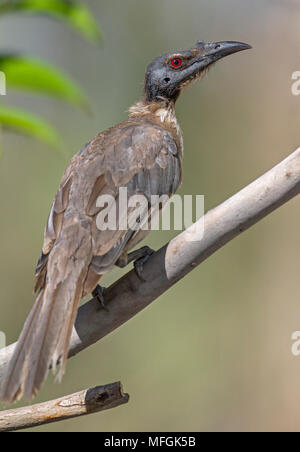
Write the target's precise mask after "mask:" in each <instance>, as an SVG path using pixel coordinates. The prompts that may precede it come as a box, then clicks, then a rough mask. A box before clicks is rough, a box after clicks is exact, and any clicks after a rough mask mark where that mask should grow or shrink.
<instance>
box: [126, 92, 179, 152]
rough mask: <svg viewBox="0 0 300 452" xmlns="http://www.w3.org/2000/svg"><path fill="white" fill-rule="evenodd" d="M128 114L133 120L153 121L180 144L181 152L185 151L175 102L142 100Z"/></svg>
mask: <svg viewBox="0 0 300 452" xmlns="http://www.w3.org/2000/svg"><path fill="white" fill-rule="evenodd" d="M128 112H129V117H130V118H131V119H142V120H146V121H151V122H154V123H156V124H159V125H161V126H162V127H164V128H165V129H167V130H168V131H169V132H170V133H171V134H172V135H173V137H174V139H175V141H176V142H177V143H178V146H179V148H180V150H181V151H183V140H182V132H181V129H180V126H179V124H178V121H177V118H176V113H175V103H174V102H171V101H166V100H161V101H159V102H157V101H156V102H149V101H146V100H142V101H140V102H137V103H136V104H134V105H133V106H132V107H131V108H130V109H129V110H128Z"/></svg>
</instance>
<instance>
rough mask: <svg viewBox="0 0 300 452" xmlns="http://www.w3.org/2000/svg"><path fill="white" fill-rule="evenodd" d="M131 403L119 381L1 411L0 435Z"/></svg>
mask: <svg viewBox="0 0 300 452" xmlns="http://www.w3.org/2000/svg"><path fill="white" fill-rule="evenodd" d="M128 400H129V396H128V394H123V391H122V386H121V383H120V382H118V383H111V384H109V385H105V386H98V387H96V388H92V389H88V390H86V391H81V392H78V393H76V394H72V395H69V396H66V397H62V398H61V399H57V400H51V401H49V402H45V403H40V404H37V405H32V406H29V407H24V408H17V409H15V410H9V411H2V412H0V432H11V431H16V430H23V429H27V428H30V427H37V426H40V425H46V424H50V423H52V422H58V421H65V420H67V419H72V418H75V417H79V416H85V415H86V414H94V413H98V412H99V411H104V410H109V409H111V408H115V407H117V406H120V405H123V404H125V403H127V402H128Z"/></svg>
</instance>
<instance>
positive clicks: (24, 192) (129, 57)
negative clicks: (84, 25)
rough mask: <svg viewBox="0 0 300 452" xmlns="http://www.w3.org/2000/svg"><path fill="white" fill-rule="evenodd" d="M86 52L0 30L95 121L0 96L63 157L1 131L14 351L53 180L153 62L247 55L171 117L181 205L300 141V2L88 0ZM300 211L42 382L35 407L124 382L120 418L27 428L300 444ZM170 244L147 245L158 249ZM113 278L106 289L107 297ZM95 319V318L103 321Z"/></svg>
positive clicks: (7, 309) (115, 115) (36, 21)
mask: <svg viewBox="0 0 300 452" xmlns="http://www.w3.org/2000/svg"><path fill="white" fill-rule="evenodd" d="M84 3H85V5H86V6H88V7H89V8H90V10H91V11H92V14H93V17H94V19H96V21H97V22H98V23H99V25H100V27H101V29H102V32H103V36H104V38H103V40H102V42H101V43H100V45H95V44H91V43H89V42H87V40H84V39H82V37H80V36H79V35H78V34H77V33H75V32H74V31H73V30H72V29H71V28H68V27H66V26H64V25H63V24H62V23H60V22H58V21H54V20H51V19H48V18H45V17H38V16H24V15H18V14H14V15H11V16H10V15H7V16H5V17H4V16H3V17H2V18H0V42H1V48H2V49H7V50H9V51H14V50H15V51H22V52H25V53H30V54H34V55H36V56H38V57H40V58H42V59H44V60H46V61H48V62H49V63H51V64H55V65H56V66H58V67H60V68H61V69H63V70H64V71H65V72H66V73H68V74H69V75H71V76H72V78H73V79H74V80H76V81H77V83H78V84H79V85H80V86H81V87H83V89H84V90H85V92H86V93H87V96H88V98H89V100H90V103H91V105H92V110H93V112H94V114H93V115H88V114H86V113H85V112H84V111H82V110H80V109H77V108H75V107H74V106H72V105H69V104H67V103H63V102H60V101H58V100H55V99H52V98H49V97H42V96H37V95H33V94H28V93H27V94H24V93H17V92H15V91H14V90H10V89H9V90H8V93H7V96H6V97H5V98H1V102H2V103H3V104H9V105H11V106H15V107H18V108H22V109H23V110H30V111H32V112H35V114H37V115H41V116H42V117H44V118H45V119H47V121H49V123H51V124H52V125H53V126H55V127H56V129H57V130H58V131H59V133H60V134H61V136H62V137H63V140H64V145H63V152H61V151H55V150H53V149H52V148H51V147H49V146H48V145H46V144H44V143H41V142H39V141H36V140H33V139H31V138H28V137H27V138H25V137H23V136H22V135H20V136H18V135H16V134H14V133H6V132H3V133H2V134H1V151H2V156H1V159H0V208H1V223H0V224H1V226H0V228H1V234H0V250H1V254H0V275H1V284H0V330H2V331H5V333H6V334H7V341H8V343H11V342H14V341H16V340H17V338H18V335H19V333H20V330H21V328H22V326H23V323H24V321H25V318H26V316H27V314H28V312H29V310H30V308H31V306H32V304H33V301H34V297H33V295H32V290H33V273H34V269H35V264H36V261H37V258H38V256H39V253H40V249H41V245H42V239H43V230H44V226H45V222H46V219H47V216H48V213H49V209H50V206H51V203H52V199H53V197H54V195H55V192H56V189H57V186H58V183H59V181H60V178H61V176H62V174H63V171H64V169H65V167H66V165H67V163H68V161H69V160H70V158H71V157H72V155H73V154H74V153H76V152H77V151H79V150H80V148H81V147H82V146H83V145H84V144H85V143H86V142H87V141H88V140H89V139H91V138H92V137H93V136H94V135H96V134H97V133H98V132H100V131H102V130H104V129H106V128H107V127H109V126H111V125H113V124H115V123H117V122H119V121H122V120H124V119H125V118H126V109H127V108H128V107H129V106H130V105H131V104H132V103H133V102H135V101H136V100H138V99H139V96H140V94H141V91H142V86H143V78H144V71H145V67H146V65H147V64H148V62H149V61H151V60H152V59H153V58H154V57H156V56H158V55H160V54H162V53H165V52H169V51H172V50H178V49H185V48H189V47H190V46H192V45H193V44H194V43H195V42H196V41H197V40H198V39H201V40H206V41H219V40H236V41H244V42H247V43H249V44H251V45H252V46H253V50H252V51H250V52H244V53H241V54H238V55H234V56H232V57H230V58H226V59H224V60H222V61H221V62H219V63H218V64H217V65H216V66H215V67H214V68H213V69H212V70H211V71H210V72H209V74H208V76H207V77H206V78H205V79H203V80H202V81H201V82H200V83H198V84H196V85H195V86H193V87H192V88H190V89H189V90H187V91H186V92H185V93H184V95H183V96H182V98H181V99H180V100H179V102H178V104H177V115H178V119H179V121H180V124H181V126H182V129H183V134H184V138H185V160H184V180H183V185H182V188H181V190H180V193H182V194H204V195H205V199H206V209H207V210H208V209H210V208H212V207H214V206H216V205H217V204H219V203H221V202H222V201H224V200H225V199H226V198H228V197H229V196H230V195H232V194H234V193H235V192H237V191H238V190H240V189H241V188H242V187H244V186H245V185H247V184H248V183H250V182H251V181H252V180H254V179H255V178H257V177H258V176H260V175H261V174H262V173H264V172H265V171H266V170H268V169H270V168H271V167H272V166H274V165H275V164H276V163H278V162H279V161H280V160H282V159H283V158H284V157H286V156H287V155H288V154H289V153H291V152H292V151H294V150H295V149H296V148H297V147H298V146H299V142H300V135H299V133H300V132H299V129H300V127H299V125H300V96H299V97H295V96H293V95H292V93H291V85H292V80H291V77H292V73H293V72H294V71H300V59H299V55H300V34H299V21H300V4H299V2H298V1H296V0H295V1H292V0H243V2H241V1H240V0H227V1H226V2H224V1H223V0H201V1H199V0H186V1H184V2H183V1H181V0H152V1H151V2H149V1H146V0H126V1H124V0H114V1H113V2H111V1H108V0H87V1H85V2H84ZM299 224H300V214H299V199H295V200H293V201H291V202H290V203H289V204H287V205H286V206H284V207H283V208H281V209H280V210H278V211H277V212H275V213H274V214H272V215H270V216H269V217H268V218H266V219H265V220H264V221H262V222H260V223H259V224H258V225H256V226H255V227H253V228H251V229H250V230H249V231H247V232H246V233H244V234H243V235H242V236H241V237H239V238H237V239H235V240H234V241H233V242H231V243H230V244H228V245H227V246H226V247H225V248H223V249H222V250H221V251H219V252H218V253H216V254H215V255H214V256H212V257H211V258H210V259H209V260H208V261H207V262H205V263H204V264H202V265H201V266H200V267H199V268H197V269H196V270H195V271H194V272H192V274H190V275H189V276H188V277H186V278H185V279H184V280H183V281H181V282H180V283H178V284H177V285H176V286H175V287H174V288H173V289H172V290H170V291H169V292H168V293H166V294H165V295H164V296H162V297H161V298H160V299H159V300H158V301H156V302H155V303H153V305H152V306H150V307H149V308H148V309H147V310H145V311H143V312H142V313H140V314H139V315H138V316H137V317H135V318H134V319H132V320H131V321H130V322H128V323H127V324H125V325H124V326H123V327H121V328H120V329H119V330H117V331H115V332H114V333H113V334H111V335H109V336H108V337H106V338H104V340H102V341H101V342H100V343H98V344H96V345H95V346H93V347H91V348H90V349H88V350H86V351H84V352H82V353H80V354H79V355H78V356H77V357H75V358H73V359H72V360H70V361H69V363H68V368H67V374H66V375H65V377H64V379H63V382H62V384H57V383H54V382H53V378H52V377H50V378H49V379H48V380H47V383H46V384H45V386H44V388H43V390H42V391H41V392H40V394H39V396H38V398H37V400H36V401H37V402H39V401H45V400H47V399H52V398H57V397H60V396H63V395H66V394H70V393H72V392H76V391H79V390H82V389H85V388H88V387H92V386H96V385H101V384H106V383H109V382H113V381H117V380H121V381H122V383H123V385H124V389H125V391H126V392H129V393H130V395H131V399H130V403H129V404H128V405H126V406H122V407H120V408H117V409H114V410H110V411H107V412H104V413H100V414H98V415H93V416H88V417H86V418H81V419H78V420H71V421H67V422H63V423H57V424H53V425H50V426H45V427H41V428H39V429H35V431H39V430H40V431H68V432H72V431H76V432H78V431H81V432H89V431H108V432H114V431H266V430H268V431H279V430H280V431H294V430H295V431H300V421H299V419H300V403H299V401H300V385H299V379H300V358H296V357H294V356H293V355H292V353H291V346H292V341H291V335H292V333H293V332H294V331H297V330H300V299H299V288H300V287H299V255H300V244H299ZM174 234H175V233H166V232H153V233H152V234H151V236H150V237H149V239H148V240H147V244H148V245H150V246H152V247H154V248H159V247H160V246H162V245H163V244H164V243H165V242H166V241H167V240H169V239H170V238H172V237H173V236H174ZM121 274H122V272H121V271H119V270H115V271H114V272H113V274H111V275H109V276H108V277H106V278H105V281H104V284H105V285H106V286H108V285H109V284H110V283H111V282H112V281H114V280H115V279H116V278H118V277H119V276H120V275H121ZM104 315H105V313H104Z"/></svg>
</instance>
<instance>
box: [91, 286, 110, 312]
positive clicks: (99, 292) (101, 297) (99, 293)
mask: <svg viewBox="0 0 300 452" xmlns="http://www.w3.org/2000/svg"><path fill="white" fill-rule="evenodd" d="M105 291H106V288H105V287H102V286H99V285H98V286H97V287H96V289H95V290H94V291H93V292H92V295H93V297H94V298H96V300H98V301H99V303H100V305H101V307H102V308H103V309H104V311H106V312H109V309H108V307H107V305H106V302H105Z"/></svg>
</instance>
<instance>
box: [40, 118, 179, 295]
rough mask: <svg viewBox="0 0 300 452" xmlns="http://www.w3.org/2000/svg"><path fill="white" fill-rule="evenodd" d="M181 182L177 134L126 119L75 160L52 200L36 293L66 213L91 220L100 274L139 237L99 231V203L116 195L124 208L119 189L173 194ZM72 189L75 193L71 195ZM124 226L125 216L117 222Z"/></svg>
mask: <svg viewBox="0 0 300 452" xmlns="http://www.w3.org/2000/svg"><path fill="white" fill-rule="evenodd" d="M180 181H181V162H180V156H179V152H178V149H177V146H176V143H175V141H174V139H173V137H172V135H171V134H170V133H169V132H167V131H166V130H165V129H164V128H162V127H161V126H159V125H157V124H154V123H151V122H148V121H126V122H124V123H122V124H120V125H118V126H116V127H114V128H112V129H109V130H108V131H106V132H104V133H102V134H99V135H98V136H97V137H96V138H95V139H94V140H92V141H91V142H90V143H89V144H88V145H87V146H86V147H85V148H84V149H83V150H82V151H80V152H79V153H78V154H77V155H76V156H75V157H74V158H73V160H72V161H71V164H70V165H69V167H68V168H67V170H66V172H65V175H64V177H63V180H62V182H61V185H60V188H59V190H58V193H57V195H56V198H55V200H54V202H53V205H52V209H51V213H50V216H49V219H48V222H47V227H46V230H45V239H44V245H43V250H42V254H41V257H40V260H39V263H38V266H37V270H36V289H40V288H41V287H43V284H44V282H45V276H46V270H47V260H48V256H49V253H50V251H51V249H52V247H53V245H54V243H55V241H56V240H57V239H58V237H59V235H60V231H61V229H62V227H63V222H64V216H65V211H66V209H68V210H73V211H74V210H75V211H78V210H79V211H80V213H81V214H83V215H87V217H88V218H89V219H91V221H92V225H91V234H92V241H93V256H94V259H93V262H92V268H93V269H94V270H95V271H96V273H97V274H102V273H105V272H106V271H107V270H108V269H109V268H111V267H112V266H113V265H114V263H115V262H116V260H117V259H118V257H119V256H120V255H121V253H122V251H123V250H124V248H125V247H126V245H127V244H128V242H130V241H131V240H133V239H134V236H136V234H135V233H134V232H132V231H124V230H119V229H117V230H112V231H111V230H106V231H99V229H98V227H97V223H96V219H97V215H98V214H99V212H100V210H101V209H100V208H99V207H97V199H98V198H99V197H100V196H103V195H111V196H113V197H114V198H115V199H116V210H117V212H118V210H119V197H118V193H119V188H120V187H127V189H128V197H130V196H133V195H135V194H144V195H145V196H146V197H147V198H148V199H149V202H150V197H151V195H159V196H161V195H165V194H166V195H168V196H170V195H172V194H173V193H174V192H175V191H176V190H177V188H178V186H179V184H180ZM70 191H71V195H70ZM118 221H119V223H120V224H121V223H122V218H118Z"/></svg>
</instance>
